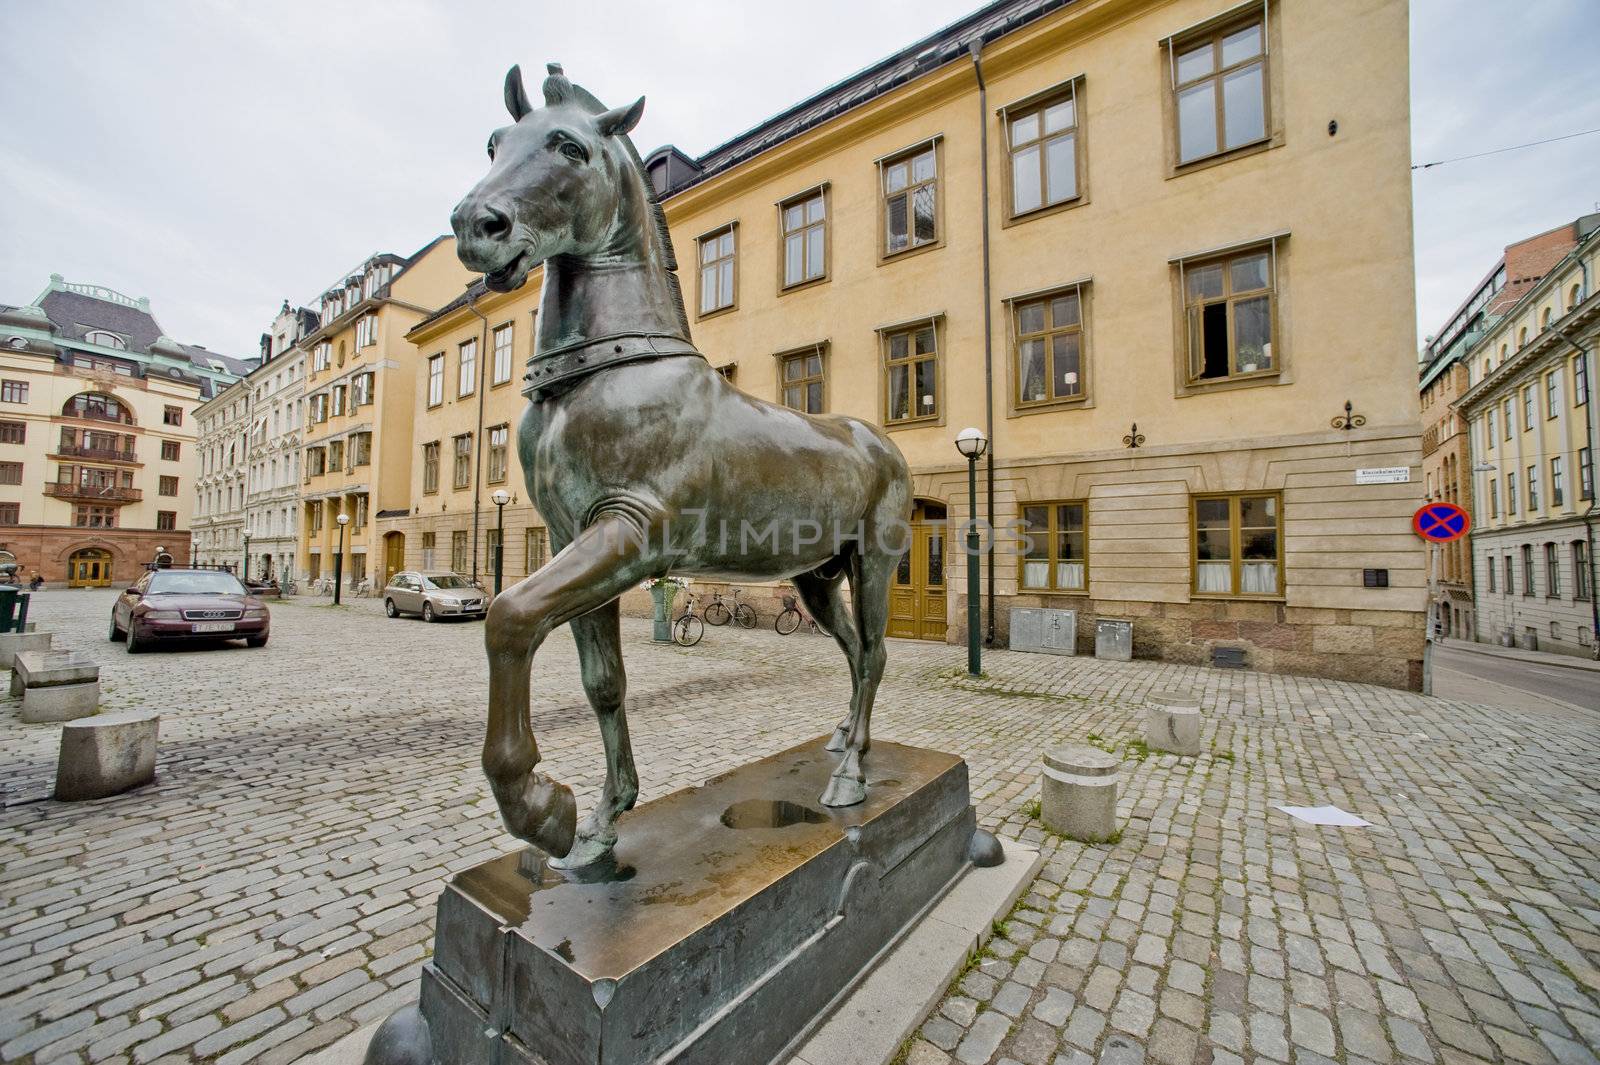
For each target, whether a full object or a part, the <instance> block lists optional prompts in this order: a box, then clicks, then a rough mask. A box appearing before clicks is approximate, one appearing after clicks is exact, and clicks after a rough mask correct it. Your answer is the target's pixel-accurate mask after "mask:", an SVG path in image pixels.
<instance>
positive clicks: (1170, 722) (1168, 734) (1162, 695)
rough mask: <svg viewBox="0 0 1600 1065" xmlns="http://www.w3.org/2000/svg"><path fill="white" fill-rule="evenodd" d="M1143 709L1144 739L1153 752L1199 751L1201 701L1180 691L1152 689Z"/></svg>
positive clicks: (1195, 752)
mask: <svg viewBox="0 0 1600 1065" xmlns="http://www.w3.org/2000/svg"><path fill="white" fill-rule="evenodd" d="M1145 701H1146V703H1147V704H1148V705H1147V706H1146V707H1145V711H1144V742H1145V744H1146V746H1148V747H1149V748H1150V749H1151V750H1152V751H1166V752H1168V753H1169V754H1183V755H1195V754H1199V753H1200V700H1199V699H1198V698H1196V697H1195V696H1193V695H1187V694H1185V693H1183V692H1153V693H1151V695H1150V696H1149V698H1148V699H1146V700H1145Z"/></svg>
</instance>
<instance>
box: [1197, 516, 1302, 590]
mask: <svg viewBox="0 0 1600 1065" xmlns="http://www.w3.org/2000/svg"><path fill="white" fill-rule="evenodd" d="M1282 509H1283V507H1282V502H1281V500H1280V499H1279V498H1278V496H1277V495H1276V494H1267V495H1226V496H1196V497H1195V498H1194V503H1193V518H1194V534H1193V535H1194V584H1193V590H1194V593H1195V594H1196V595H1268V596H1276V595H1281V594H1283V579H1282V578H1283V569H1282V566H1281V565H1280V563H1281V561H1282V540H1283V537H1282V535H1281V526H1282Z"/></svg>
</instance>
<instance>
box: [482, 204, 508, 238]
mask: <svg viewBox="0 0 1600 1065" xmlns="http://www.w3.org/2000/svg"><path fill="white" fill-rule="evenodd" d="M478 235H479V236H481V237H483V238H484V239H486V240H505V239H506V237H508V236H510V235H511V216H510V215H508V214H506V213H505V212H504V211H502V210H500V209H499V208H498V207H485V208H484V209H483V213H482V214H480V215H479V216H478Z"/></svg>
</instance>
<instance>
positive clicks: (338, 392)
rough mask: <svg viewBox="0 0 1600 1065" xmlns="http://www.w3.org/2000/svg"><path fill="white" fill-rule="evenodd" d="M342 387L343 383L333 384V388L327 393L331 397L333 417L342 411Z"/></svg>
mask: <svg viewBox="0 0 1600 1065" xmlns="http://www.w3.org/2000/svg"><path fill="white" fill-rule="evenodd" d="M344 387H345V386H344V385H334V386H333V388H332V389H330V390H329V395H331V396H332V397H333V409H332V412H331V413H332V416H333V417H335V418H337V417H338V416H339V415H341V414H343V413H344Z"/></svg>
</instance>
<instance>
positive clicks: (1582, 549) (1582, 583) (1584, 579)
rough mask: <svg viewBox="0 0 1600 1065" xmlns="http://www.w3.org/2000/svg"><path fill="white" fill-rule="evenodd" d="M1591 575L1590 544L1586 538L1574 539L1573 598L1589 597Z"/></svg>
mask: <svg viewBox="0 0 1600 1065" xmlns="http://www.w3.org/2000/svg"><path fill="white" fill-rule="evenodd" d="M1591 576H1592V575H1591V573H1590V570H1589V544H1588V543H1587V542H1586V541H1584V540H1574V541H1572V598H1574V599H1588V598H1589V595H1590V591H1591V589H1590V587H1589V581H1590V578H1591Z"/></svg>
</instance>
